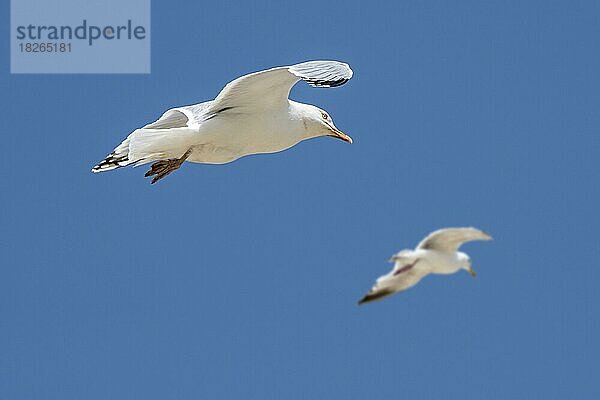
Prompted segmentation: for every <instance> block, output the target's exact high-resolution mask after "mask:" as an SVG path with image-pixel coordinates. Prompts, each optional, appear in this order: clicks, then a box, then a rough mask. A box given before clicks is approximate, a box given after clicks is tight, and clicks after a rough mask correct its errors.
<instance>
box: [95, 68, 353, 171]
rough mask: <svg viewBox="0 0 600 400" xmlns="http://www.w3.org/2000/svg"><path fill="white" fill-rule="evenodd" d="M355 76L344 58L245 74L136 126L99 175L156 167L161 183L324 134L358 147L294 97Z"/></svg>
mask: <svg viewBox="0 0 600 400" xmlns="http://www.w3.org/2000/svg"><path fill="white" fill-rule="evenodd" d="M350 78H352V70H351V69H350V66H349V65H348V64H346V63H342V62H339V61H308V62H303V63H300V64H296V65H291V66H287V67H276V68H271V69H267V70H264V71H259V72H255V73H252V74H248V75H244V76H242V77H239V78H237V79H235V80H233V81H231V82H229V83H228V84H227V85H226V86H225V87H224V88H223V90H221V92H220V93H219V94H218V95H217V97H216V98H215V99H214V100H211V101H206V102H204V103H199V104H194V105H190V106H183V107H176V108H171V109H169V110H167V111H166V112H165V113H164V114H163V115H162V116H161V117H160V118H159V119H158V120H157V121H155V122H152V123H151V124H148V125H146V126H144V127H142V128H140V129H136V130H135V131H133V132H132V133H131V134H130V135H129V136H127V138H126V139H125V140H123V142H121V144H120V145H118V146H117V147H116V148H115V149H114V150H113V151H112V153H110V154H109V155H108V156H106V158H105V159H104V160H102V161H101V162H99V163H98V165H96V166H95V167H93V168H92V172H103V171H110V170H113V169H115V168H119V167H125V166H127V165H131V164H134V165H135V166H137V165H142V164H146V163H150V162H154V163H153V164H152V166H151V168H150V170H149V171H148V172H147V173H146V175H145V176H146V177H148V176H153V179H152V182H151V183H155V182H156V181H158V180H159V179H162V178H164V177H165V176H167V175H168V174H170V173H171V172H173V171H175V170H176V169H178V168H179V167H180V166H181V165H182V164H183V162H184V161H190V162H195V163H206V164H225V163H228V162H231V161H234V160H237V159H238V158H240V157H243V156H246V155H250V154H261V153H275V152H278V151H282V150H286V149H288V148H290V147H292V146H294V145H296V144H297V143H299V142H301V141H302V140H305V139H310V138H314V137H319V136H331V137H334V138H337V139H341V140H343V141H345V142H348V143H352V138H350V136H348V135H346V134H345V133H343V132H342V131H340V130H339V129H338V128H336V126H335V125H334V124H333V120H332V119H331V115H330V114H329V113H327V112H326V111H325V110H323V109H321V108H319V107H316V106H313V105H310V104H304V103H298V102H295V101H292V100H290V99H288V95H289V93H290V90H291V89H292V87H293V86H294V85H295V84H296V83H297V82H299V81H300V80H304V81H306V82H307V83H308V84H309V85H311V86H314V87H336V86H341V85H343V84H344V83H346V82H347V81H348V80H349V79H350Z"/></svg>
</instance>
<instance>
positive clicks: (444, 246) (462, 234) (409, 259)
mask: <svg viewBox="0 0 600 400" xmlns="http://www.w3.org/2000/svg"><path fill="white" fill-rule="evenodd" d="M491 239H492V237H491V236H490V235H489V234H487V233H485V232H483V231H481V230H479V229H475V228H445V229H439V230H437V231H435V232H432V233H430V234H429V235H428V236H427V237H426V238H425V239H423V240H422V241H421V243H419V245H418V246H417V248H416V249H414V250H402V251H400V252H398V253H396V254H394V255H393V256H392V258H391V259H390V261H392V262H394V268H393V269H392V271H390V272H389V273H388V274H386V275H383V276H381V277H379V278H378V279H377V281H376V283H375V285H374V286H373V287H372V288H371V290H370V291H369V292H368V293H367V294H366V295H365V296H364V297H363V298H362V299H361V300H360V301H359V302H358V304H363V303H368V302H370V301H374V300H378V299H381V298H383V297H386V296H389V295H391V294H394V293H397V292H401V291H403V290H406V289H408V288H410V287H412V286H414V285H416V284H417V283H419V281H420V280H421V279H423V277H425V276H426V275H429V274H453V273H455V272H457V271H460V270H461V269H464V270H466V271H468V272H469V273H470V274H471V276H475V271H474V270H473V268H472V267H471V260H470V258H469V256H468V255H467V254H465V253H462V252H460V251H458V248H459V247H460V246H461V245H462V244H463V243H465V242H470V241H472V240H491Z"/></svg>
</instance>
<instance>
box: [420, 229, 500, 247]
mask: <svg viewBox="0 0 600 400" xmlns="http://www.w3.org/2000/svg"><path fill="white" fill-rule="evenodd" d="M491 239H492V237H491V236H490V235H489V234H488V233H486V232H484V231H482V230H479V229H476V228H445V229H439V230H437V231H434V232H432V233H430V234H429V235H428V236H427V237H426V238H425V239H423V240H422V241H421V243H419V245H418V246H417V249H424V250H440V251H457V250H458V248H459V247H460V246H461V245H462V244H463V243H465V242H470V241H472V240H491Z"/></svg>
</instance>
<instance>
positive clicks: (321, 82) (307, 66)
mask: <svg viewBox="0 0 600 400" xmlns="http://www.w3.org/2000/svg"><path fill="white" fill-rule="evenodd" d="M350 78H352V70H351V69H350V66H349V65H348V64H346V63H342V62H339V61H307V62H304V63H301V64H296V65H291V66H287V67H277V68H271V69H267V70H264V71H259V72H254V73H252V74H248V75H244V76H241V77H239V78H237V79H235V80H233V81H231V82H229V83H228V84H227V85H226V86H225V87H224V88H223V90H221V92H220V93H219V95H218V96H217V97H216V98H215V100H214V101H213V103H212V106H211V110H210V112H211V113H219V112H222V111H223V110H225V111H229V110H232V111H233V112H235V108H242V107H243V108H245V110H244V111H248V109H250V110H259V109H268V108H274V107H278V106H281V105H282V104H284V103H285V102H286V101H287V98H288V95H289V93H290V90H291V89H292V87H293V86H294V85H295V84H296V83H297V82H298V81H300V80H305V81H306V82H308V84H310V85H311V86H315V87H334V86H340V85H343V84H344V83H346V82H347V81H348V80H349V79H350ZM238 111H240V110H238Z"/></svg>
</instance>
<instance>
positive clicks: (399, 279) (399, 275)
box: [358, 260, 427, 304]
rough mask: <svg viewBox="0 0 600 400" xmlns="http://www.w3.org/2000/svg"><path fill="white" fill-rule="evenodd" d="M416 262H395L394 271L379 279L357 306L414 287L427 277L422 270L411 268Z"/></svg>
mask: <svg viewBox="0 0 600 400" xmlns="http://www.w3.org/2000/svg"><path fill="white" fill-rule="evenodd" d="M418 262H419V260H415V261H414V262H412V263H410V264H405V263H400V262H396V265H395V266H394V269H393V270H392V271H391V272H390V273H389V274H387V275H383V276H381V277H379V278H378V279H377V281H376V282H375V285H374V286H373V287H372V288H371V290H369V292H368V293H367V294H366V295H365V296H364V297H363V298H362V299H360V300H359V301H358V304H364V303H368V302H371V301H374V300H379V299H382V298H384V297H387V296H389V295H391V294H394V293H398V292H401V291H403V290H406V289H408V288H411V287H413V286H415V285H416V284H417V283H419V281H420V280H421V279H422V278H423V277H424V276H425V275H427V273H426V272H423V270H419V269H415V268H413V267H414V266H415V265H416V264H417V263H418Z"/></svg>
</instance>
